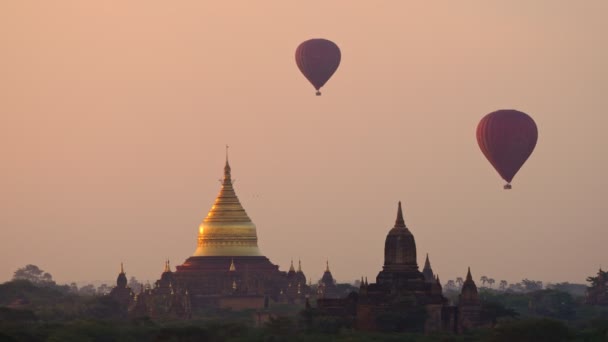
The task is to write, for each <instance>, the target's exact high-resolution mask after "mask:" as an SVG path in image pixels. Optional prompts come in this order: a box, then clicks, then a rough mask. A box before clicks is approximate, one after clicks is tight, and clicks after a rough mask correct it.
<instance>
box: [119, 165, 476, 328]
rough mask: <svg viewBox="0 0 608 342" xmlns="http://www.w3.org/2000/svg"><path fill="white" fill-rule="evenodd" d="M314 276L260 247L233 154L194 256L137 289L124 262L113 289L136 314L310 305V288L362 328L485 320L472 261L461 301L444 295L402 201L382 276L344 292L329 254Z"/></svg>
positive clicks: (320, 307)
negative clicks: (235, 178) (284, 265)
mask: <svg viewBox="0 0 608 342" xmlns="http://www.w3.org/2000/svg"><path fill="white" fill-rule="evenodd" d="M306 279H307V278H306V276H305V275H304V272H303V271H302V263H301V261H300V260H298V268H297V270H296V268H295V267H294V263H293V260H292V261H291V265H290V268H289V271H287V272H285V271H280V270H279V266H277V265H275V264H273V263H272V262H271V261H270V260H269V259H268V258H267V257H266V256H264V254H263V253H262V252H261V251H260V249H259V247H258V237H257V231H256V226H255V224H254V223H253V222H252V220H251V219H250V218H249V216H248V215H247V212H246V211H245V209H244V208H243V206H242V205H241V203H240V201H239V199H238V197H237V195H236V193H235V190H234V187H233V182H232V175H231V167H230V164H229V162H228V156H226V164H225V166H224V177H223V179H222V186H221V189H220V191H219V194H218V196H217V198H216V200H215V202H214V204H213V206H212V207H211V209H210V210H209V213H208V214H207V216H206V217H205V219H204V220H203V222H202V223H201V224H200V226H199V229H198V238H197V246H196V249H195V251H194V253H193V254H192V256H190V257H189V258H188V259H187V260H186V261H185V262H184V263H183V264H181V265H178V266H177V267H175V270H174V271H172V270H171V266H170V263H169V260H166V261H165V264H164V269H163V272H162V273H161V275H160V279H159V280H158V281H156V282H155V283H154V286H153V287H152V286H150V285H147V286H145V287H144V286H142V287H141V289H139V293H138V294H137V295H134V294H133V291H131V289H130V288H129V287H127V278H126V275H125V273H124V269H123V268H122V265H121V272H120V274H119V275H118V278H117V286H116V287H115V288H114V289H113V290H112V292H111V294H110V295H111V296H112V297H114V298H115V299H116V300H117V301H118V302H119V303H120V304H121V306H122V307H123V308H124V309H125V310H128V312H129V314H130V315H131V316H132V317H137V316H149V317H172V318H188V317H191V315H192V313H193V311H196V310H200V309H215V308H229V309H233V310H242V309H262V308H268V307H269V306H270V305H272V304H273V303H291V304H296V305H304V304H305V303H306V308H307V309H306V310H309V309H310V308H311V305H310V300H309V296H310V295H313V297H315V295H316V298H317V308H316V309H315V310H317V311H318V312H319V313H320V314H321V315H325V316H332V315H333V316H337V317H340V319H347V320H351V321H352V326H353V327H355V328H356V329H358V330H364V331H365V330H367V331H418V332H420V331H424V332H432V331H446V332H448V331H449V332H462V331H465V330H467V329H470V328H474V327H477V326H479V325H480V310H481V309H480V301H479V295H478V293H477V287H476V285H475V282H474V281H473V278H472V276H471V271H470V269H469V271H468V273H467V277H466V281H465V282H464V285H463V287H462V293H461V294H460V300H459V303H458V306H453V305H449V304H448V301H447V299H446V298H445V297H444V296H443V294H442V288H441V283H440V281H439V276H438V275H437V274H436V273H435V272H433V270H432V268H431V263H430V260H429V256H428V254H427V255H426V260H425V263H424V268H423V270H422V272H420V271H419V268H418V262H417V254H416V242H415V240H414V235H413V234H412V232H411V231H410V229H409V228H408V227H407V226H406V224H405V221H404V219H403V211H402V207H401V202H399V205H398V208H397V219H396V221H395V224H394V226H393V227H392V228H391V229H390V230H389V232H388V234H387V236H386V240H385V245H384V265H383V266H382V269H381V270H380V272H379V273H378V275H377V276H376V282H375V283H368V281H367V278H365V279H364V278H363V277H362V278H361V284H360V288H359V292H358V293H357V292H356V291H355V292H351V293H350V294H346V293H340V291H339V290H338V286H337V284H336V281H335V279H334V277H333V275H332V273H331V271H330V269H329V261H327V263H326V268H325V272H324V273H323V275H322V277H321V279H320V280H319V282H318V283H317V286H316V293H312V292H311V282H309V284H307V282H306ZM343 291H344V290H343Z"/></svg>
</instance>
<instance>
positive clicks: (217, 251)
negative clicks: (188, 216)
mask: <svg viewBox="0 0 608 342" xmlns="http://www.w3.org/2000/svg"><path fill="white" fill-rule="evenodd" d="M258 255H262V254H261V253H260V251H259V249H258V238H257V232H256V227H255V225H254V224H253V222H251V219H250V218H249V216H248V215H247V212H245V209H244V208H243V206H242V205H241V202H240V201H239V198H238V197H237V195H236V193H235V191H234V187H233V185H232V175H231V168H230V163H229V162H228V145H226V165H225V166H224V178H223V179H222V188H221V189H220V192H219V194H218V195H217V198H216V199H215V203H214V204H213V206H212V207H211V210H209V213H208V214H207V217H206V218H205V219H204V220H203V222H202V223H201V225H200V227H199V235H198V248H197V249H196V251H195V252H194V256H258Z"/></svg>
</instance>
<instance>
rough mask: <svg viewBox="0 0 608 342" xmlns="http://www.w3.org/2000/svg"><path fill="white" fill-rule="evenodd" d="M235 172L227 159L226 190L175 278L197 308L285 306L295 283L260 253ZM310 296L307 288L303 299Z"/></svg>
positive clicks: (176, 268)
mask: <svg viewBox="0 0 608 342" xmlns="http://www.w3.org/2000/svg"><path fill="white" fill-rule="evenodd" d="M230 171H231V170H230V164H229V162H228V155H227V154H226V165H225V166H224V178H223V179H222V187H221V189H220V192H219V194H218V195H217V198H216V199H215V203H214V204H213V206H212V207H211V210H209V213H208V214H207V216H206V217H205V219H204V220H203V222H202V223H201V224H200V226H199V231H198V239H197V248H196V250H195V251H194V254H193V255H192V256H190V257H189V258H188V259H186V261H185V262H184V263H183V264H181V265H178V266H176V267H175V272H174V273H173V275H174V277H175V280H176V285H177V286H178V287H179V288H181V289H185V290H188V293H189V294H190V298H191V301H192V307H193V308H199V307H200V308H203V307H205V308H210V307H219V308H232V309H234V310H238V309H246V308H262V307H264V306H265V305H268V301H275V302H276V301H278V300H280V298H279V297H280V292H281V290H283V289H287V288H288V285H289V283H290V282H294V281H293V279H292V278H290V277H289V276H288V273H287V272H282V271H279V266H278V265H275V264H273V263H272V262H271V261H270V260H269V259H268V258H267V257H266V256H264V255H263V254H262V253H261V252H260V250H259V249H258V237H257V231H256V227H255V225H254V224H253V222H252V221H251V219H250V218H249V216H248V215H247V212H245V209H244V208H243V206H242V205H241V202H240V201H239V199H238V197H237V195H236V193H235V191H234V187H233V185H232V177H231V173H230ZM236 265H238V267H236ZM292 273H293V274H294V275H295V272H292ZM302 276H303V273H302ZM288 278H289V279H288ZM294 279H295V278H294ZM296 284H297V283H296V282H294V284H293V285H294V286H296ZM234 285H236V286H234ZM302 285H305V284H302ZM307 293H308V286H304V288H302V289H301V293H300V294H299V296H300V297H302V298H303V296H304V295H306V294H307ZM295 296H296V294H294V296H292V297H294V298H288V300H290V301H295Z"/></svg>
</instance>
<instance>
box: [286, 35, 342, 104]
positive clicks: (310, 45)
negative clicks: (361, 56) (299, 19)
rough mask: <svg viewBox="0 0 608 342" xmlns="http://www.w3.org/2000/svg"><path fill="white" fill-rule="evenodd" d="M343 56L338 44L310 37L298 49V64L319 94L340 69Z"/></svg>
mask: <svg viewBox="0 0 608 342" xmlns="http://www.w3.org/2000/svg"><path fill="white" fill-rule="evenodd" d="M341 57H342V56H341V54H340V48H339V47H338V45H336V44H335V43H334V42H332V41H329V40H327V39H320V38H319V39H310V40H307V41H305V42H303V43H302V44H300V45H299V46H298V48H297V49H296V64H297V65H298V68H299V69H300V71H301V72H302V74H304V76H305V77H306V79H308V81H309V82H310V83H312V85H313V86H314V87H315V89H316V90H317V96H319V95H321V92H320V91H319V89H321V87H323V86H324V85H325V83H326V82H327V81H328V80H329V78H330V77H331V76H332V75H333V74H334V72H336V70H337V69H338V66H339V65H340V59H341Z"/></svg>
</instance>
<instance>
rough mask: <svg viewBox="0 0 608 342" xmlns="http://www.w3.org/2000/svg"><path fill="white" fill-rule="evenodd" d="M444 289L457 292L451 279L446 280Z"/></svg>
mask: <svg viewBox="0 0 608 342" xmlns="http://www.w3.org/2000/svg"><path fill="white" fill-rule="evenodd" d="M445 289H446V290H447V291H456V290H457V288H456V283H454V281H453V280H451V279H450V280H448V282H447V283H446V284H445Z"/></svg>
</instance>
